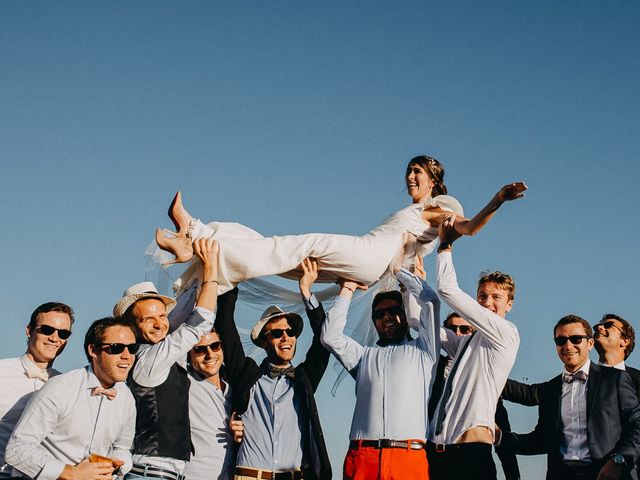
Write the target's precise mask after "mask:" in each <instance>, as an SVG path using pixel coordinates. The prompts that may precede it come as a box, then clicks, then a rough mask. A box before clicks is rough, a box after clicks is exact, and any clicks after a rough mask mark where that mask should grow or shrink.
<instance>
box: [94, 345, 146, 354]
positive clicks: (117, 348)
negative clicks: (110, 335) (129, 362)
mask: <svg viewBox="0 0 640 480" xmlns="http://www.w3.org/2000/svg"><path fill="white" fill-rule="evenodd" d="M95 346H96V347H100V349H101V350H102V351H103V352H107V353H108V354H109V355H120V354H121V353H122V352H124V349H125V348H126V349H127V350H129V353H130V354H131V355H135V354H136V353H138V350H139V349H140V344H139V343H96V344H95Z"/></svg>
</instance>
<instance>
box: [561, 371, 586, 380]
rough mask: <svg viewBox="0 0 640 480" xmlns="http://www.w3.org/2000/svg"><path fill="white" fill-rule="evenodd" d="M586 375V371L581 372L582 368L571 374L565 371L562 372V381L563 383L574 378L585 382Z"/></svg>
mask: <svg viewBox="0 0 640 480" xmlns="http://www.w3.org/2000/svg"><path fill="white" fill-rule="evenodd" d="M587 376H588V375H587V373H586V372H583V371H582V370H578V371H577V372H575V373H573V374H571V373H566V372H565V373H563V374H562V381H563V382H565V383H571V382H573V381H574V380H580V381H581V382H586V381H587Z"/></svg>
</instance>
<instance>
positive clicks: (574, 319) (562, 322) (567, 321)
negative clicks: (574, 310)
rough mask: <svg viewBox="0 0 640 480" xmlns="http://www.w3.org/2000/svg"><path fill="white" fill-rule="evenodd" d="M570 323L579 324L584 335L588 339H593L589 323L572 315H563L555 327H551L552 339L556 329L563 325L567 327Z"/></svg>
mask: <svg viewBox="0 0 640 480" xmlns="http://www.w3.org/2000/svg"><path fill="white" fill-rule="evenodd" d="M570 323H579V324H580V325H582V326H583V327H584V332H585V334H587V335H588V336H589V338H592V337H593V329H592V328H591V325H590V324H589V322H587V321H586V320H585V319H584V318H582V317H579V316H578V315H573V314H569V315H565V316H564V317H562V318H561V319H560V320H558V322H557V323H556V325H555V327H553V337H554V338H555V336H556V330H557V329H558V327H561V326H563V325H569V324H570Z"/></svg>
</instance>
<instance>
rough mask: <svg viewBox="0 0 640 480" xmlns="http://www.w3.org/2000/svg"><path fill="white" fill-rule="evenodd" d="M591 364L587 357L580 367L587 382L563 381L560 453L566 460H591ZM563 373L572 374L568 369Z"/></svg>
mask: <svg viewBox="0 0 640 480" xmlns="http://www.w3.org/2000/svg"><path fill="white" fill-rule="evenodd" d="M590 365H591V361H590V360H588V359H587V361H586V363H585V364H584V365H583V366H582V367H580V368H579V369H578V370H580V371H583V372H584V373H586V374H587V381H586V382H582V381H580V380H574V381H573V382H571V383H567V382H564V381H563V382H562V397H561V400H560V402H561V403H560V424H561V427H562V440H561V441H560V454H561V455H562V458H563V459H564V460H581V461H586V462H588V461H591V455H590V454H589V442H588V441H587V383H588V382H589V377H588V375H589V366H590ZM563 373H567V374H570V373H569V372H567V370H566V369H565V370H564V371H563Z"/></svg>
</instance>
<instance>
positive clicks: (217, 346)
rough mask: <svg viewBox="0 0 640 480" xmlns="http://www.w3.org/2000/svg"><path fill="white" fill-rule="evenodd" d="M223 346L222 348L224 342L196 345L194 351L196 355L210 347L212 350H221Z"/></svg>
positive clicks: (201, 353)
mask: <svg viewBox="0 0 640 480" xmlns="http://www.w3.org/2000/svg"><path fill="white" fill-rule="evenodd" d="M221 348H222V342H213V343H210V344H209V345H196V346H195V347H193V348H192V351H193V353H195V354H196V355H198V356H200V355H204V354H205V353H207V350H208V349H211V351H212V352H219V351H220V349H221Z"/></svg>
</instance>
